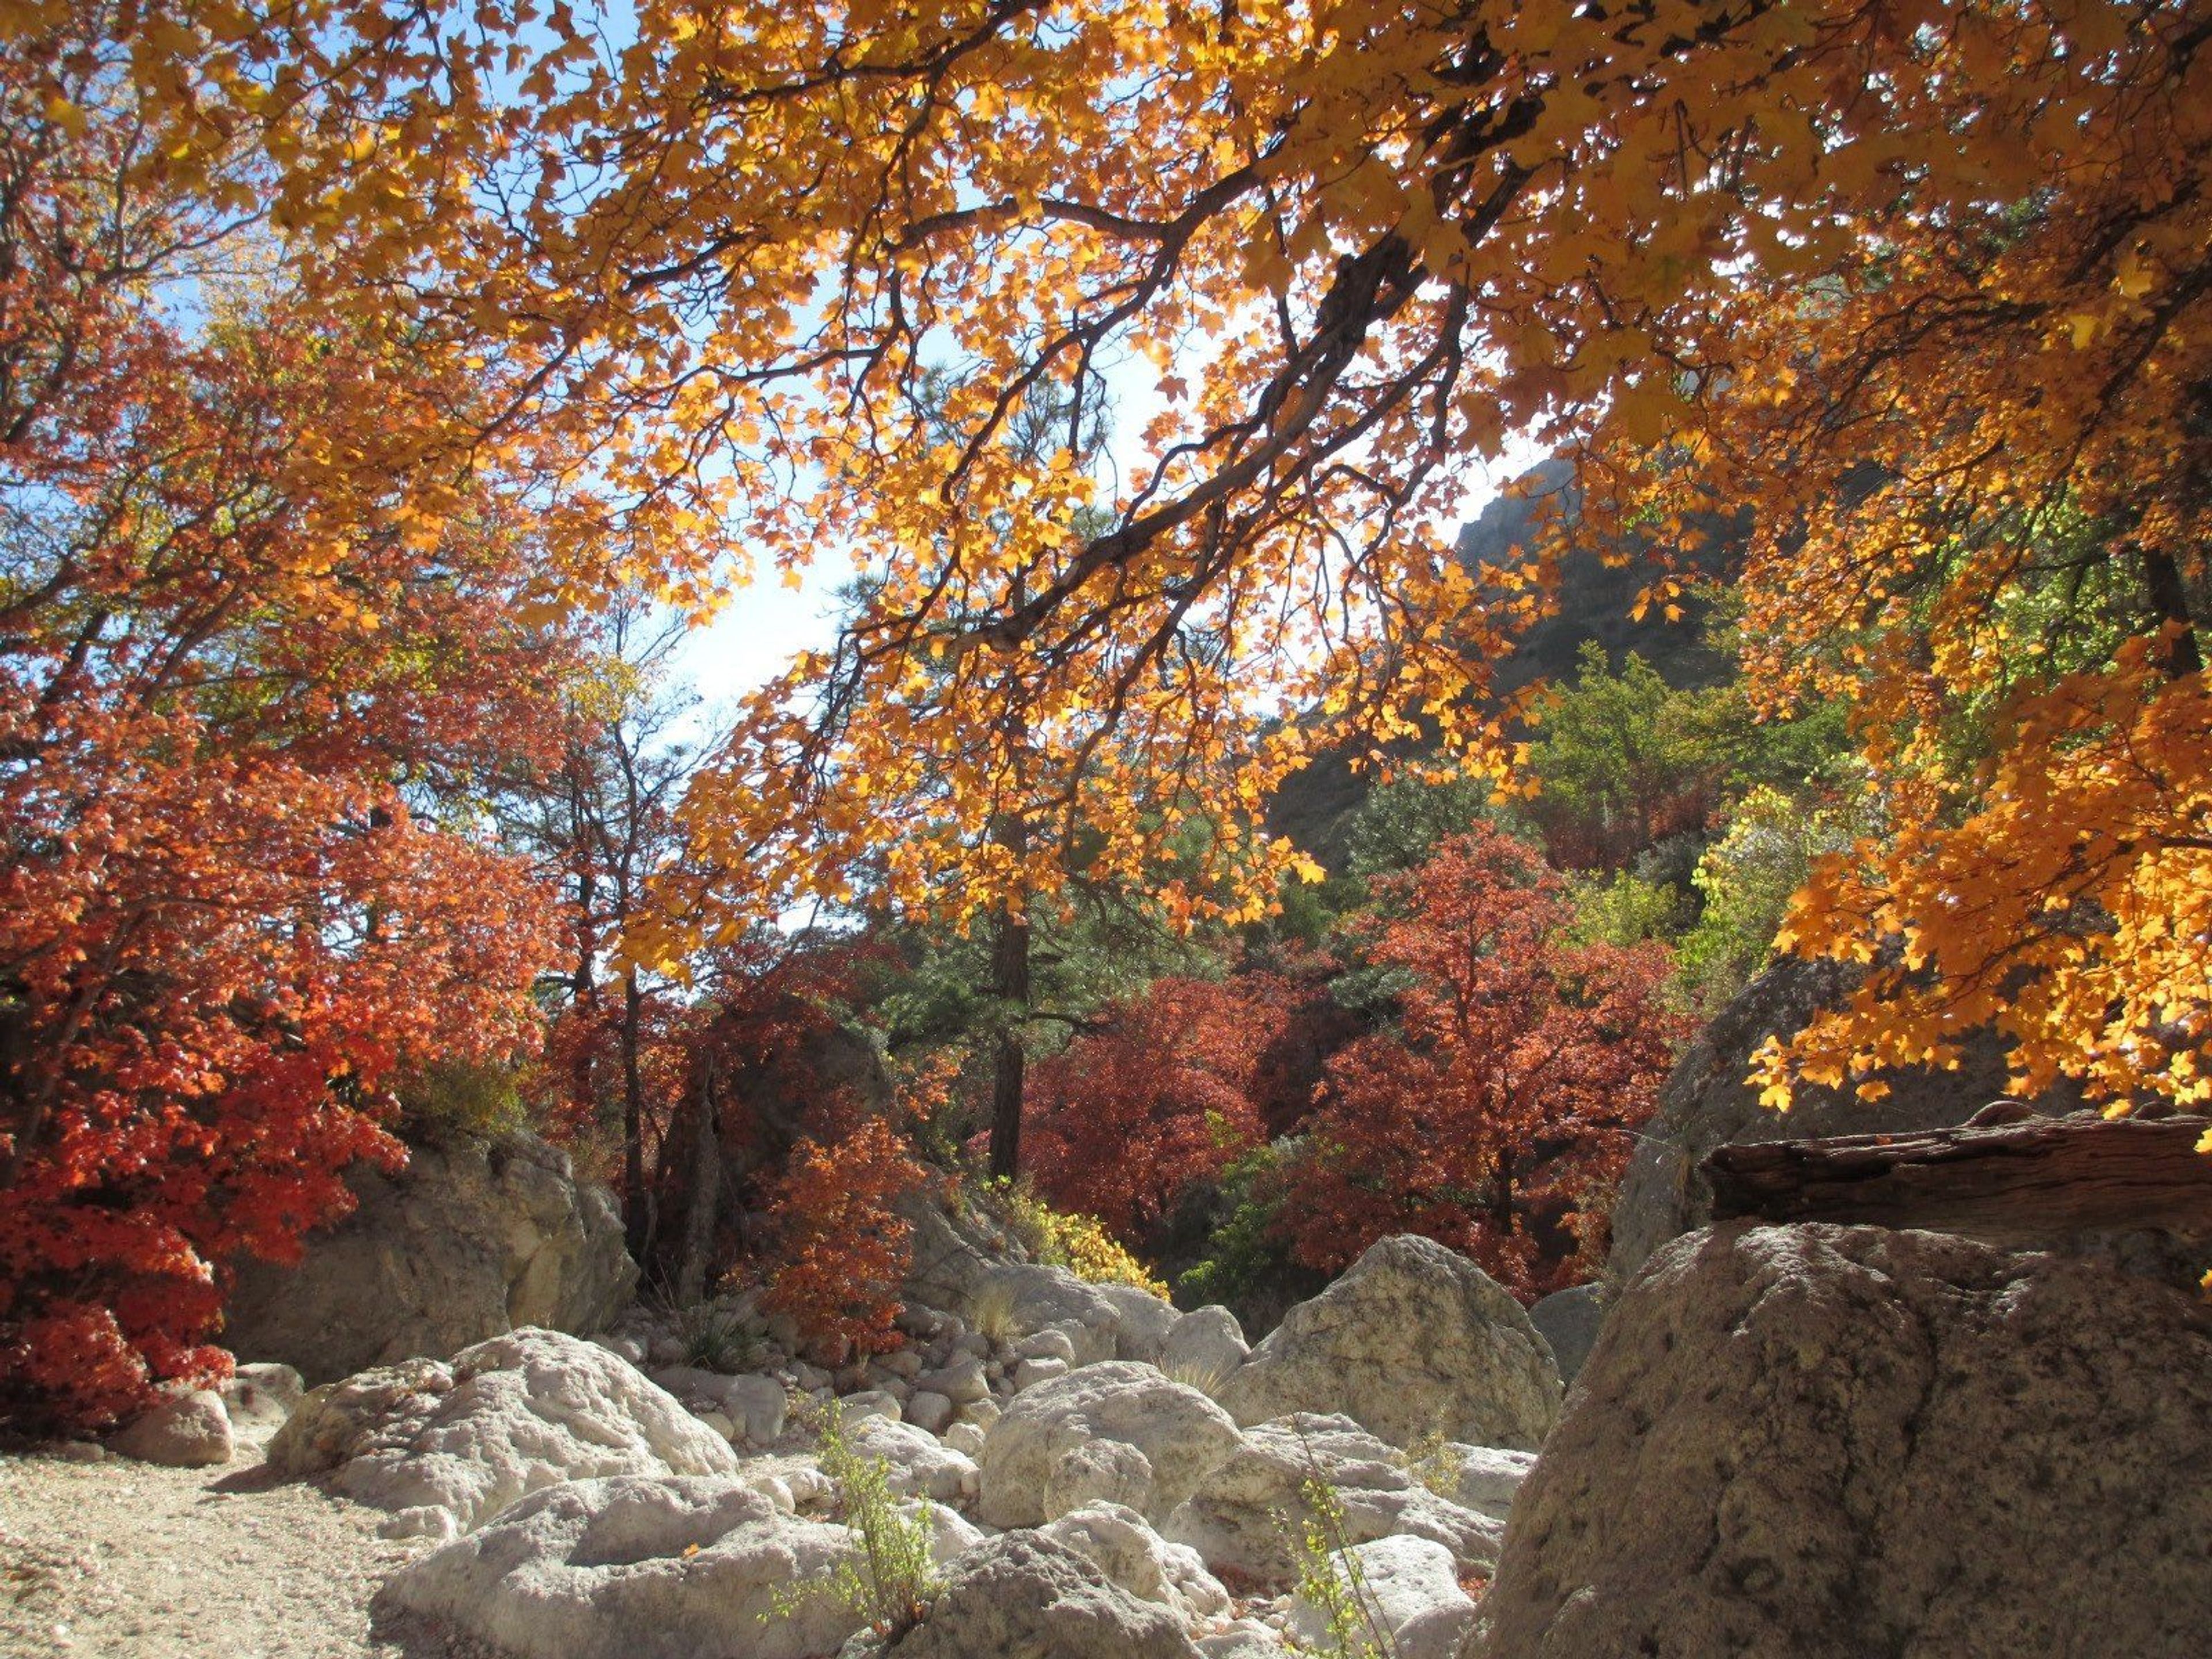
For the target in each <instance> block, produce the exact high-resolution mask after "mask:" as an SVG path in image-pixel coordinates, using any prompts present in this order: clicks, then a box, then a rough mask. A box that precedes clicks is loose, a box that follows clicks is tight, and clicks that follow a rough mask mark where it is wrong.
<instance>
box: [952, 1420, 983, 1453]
mask: <svg viewBox="0 0 2212 1659" xmlns="http://www.w3.org/2000/svg"><path fill="white" fill-rule="evenodd" d="M942 1438H943V1439H944V1441H945V1444H946V1445H948V1446H950V1447H951V1448H952V1449H953V1450H955V1451H957V1452H959V1453H960V1454H962V1455H963V1456H967V1457H981V1455H983V1441H984V1438H985V1437H984V1433H983V1431H982V1429H981V1427H979V1426H978V1425H975V1424H973V1423H955V1424H952V1425H951V1426H950V1427H948V1428H947V1429H946V1430H945V1433H944V1435H943V1437H942Z"/></svg>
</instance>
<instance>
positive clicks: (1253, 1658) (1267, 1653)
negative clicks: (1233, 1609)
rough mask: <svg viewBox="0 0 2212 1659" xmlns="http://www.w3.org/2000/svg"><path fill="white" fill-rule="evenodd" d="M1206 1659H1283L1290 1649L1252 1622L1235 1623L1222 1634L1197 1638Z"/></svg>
mask: <svg viewBox="0 0 2212 1659" xmlns="http://www.w3.org/2000/svg"><path fill="white" fill-rule="evenodd" d="M1198 1650H1199V1651H1200V1653H1202V1654H1204V1655H1205V1656H1206V1659H1283V1656H1284V1655H1286V1654H1288V1653H1289V1652H1290V1649H1289V1648H1287V1647H1285V1645H1284V1644H1283V1638H1282V1637H1281V1636H1280V1635H1279V1633H1278V1632H1275V1631H1273V1630H1272V1629H1270V1628H1269V1627H1268V1626H1266V1625H1263V1624H1261V1622H1260V1621H1259V1620H1256V1619H1239V1620H1237V1621H1236V1622H1235V1623H1233V1624H1231V1626H1229V1627H1228V1628H1227V1629H1226V1630H1220V1631H1216V1632H1214V1633H1213V1634H1212V1635H1211V1636H1201V1637H1200V1638H1198Z"/></svg>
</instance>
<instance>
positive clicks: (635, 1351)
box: [590, 1332, 645, 1370]
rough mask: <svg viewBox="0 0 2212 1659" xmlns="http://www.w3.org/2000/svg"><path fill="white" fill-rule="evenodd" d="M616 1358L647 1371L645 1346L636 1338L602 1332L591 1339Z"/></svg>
mask: <svg viewBox="0 0 2212 1659" xmlns="http://www.w3.org/2000/svg"><path fill="white" fill-rule="evenodd" d="M590 1340H592V1341H593V1342H596V1343H598V1344H599V1346H601V1347H602V1348H605V1350H606V1351H607V1352H609V1353H611V1354H612V1355H613V1356H614V1357H615V1358H617V1359H622V1360H627V1361H628V1362H629V1364H633V1365H635V1366H636V1367H637V1368H638V1369H639V1370H644V1369H645V1344H644V1343H642V1342H641V1341H639V1340H638V1339H637V1338H635V1337H634V1336H613V1335H609V1334H606V1333H605V1332H602V1333H601V1334H599V1335H597V1336H594V1337H592V1338H591V1339H590Z"/></svg>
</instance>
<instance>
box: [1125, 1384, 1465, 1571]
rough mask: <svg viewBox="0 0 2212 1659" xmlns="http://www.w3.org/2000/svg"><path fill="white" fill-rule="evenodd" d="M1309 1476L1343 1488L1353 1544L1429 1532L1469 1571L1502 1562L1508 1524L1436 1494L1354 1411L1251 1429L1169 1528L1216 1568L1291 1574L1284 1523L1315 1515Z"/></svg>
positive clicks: (1167, 1532)
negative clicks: (1364, 1426) (1310, 1510)
mask: <svg viewBox="0 0 2212 1659" xmlns="http://www.w3.org/2000/svg"><path fill="white" fill-rule="evenodd" d="M1309 1480H1317V1481H1319V1482H1321V1483H1322V1485H1324V1486H1328V1488H1329V1489H1330V1490H1331V1491H1332V1492H1334V1493H1335V1495H1336V1502H1337V1505H1338V1507H1339V1508H1340V1510H1342V1511H1343V1516H1344V1525H1343V1531H1344V1536H1345V1540H1346V1542H1348V1543H1354V1544H1363V1543H1365V1542H1367V1541H1369V1540H1370V1539H1376V1538H1393V1537H1408V1538H1425V1539H1428V1540H1430V1541H1431V1542H1434V1543H1437V1544H1441V1545H1443V1547H1445V1548H1446V1549H1447V1550H1449V1552H1450V1553H1451V1555H1452V1559H1454V1560H1455V1561H1457V1562H1459V1563H1460V1564H1461V1565H1462V1566H1465V1567H1468V1568H1481V1567H1487V1566H1488V1565H1490V1564H1491V1563H1492V1562H1493V1561H1495V1560H1496V1559H1498V1546H1499V1542H1500V1540H1501V1539H1502V1537H1503V1535H1504V1525H1503V1523H1501V1522H1498V1520H1496V1519H1494V1518H1493V1517H1492V1516H1489V1515H1486V1514H1483V1513H1480V1512H1479V1511H1477V1510H1473V1509H1471V1508H1468V1507H1467V1506H1464V1505H1462V1504H1455V1503H1454V1502H1452V1501H1451V1500H1450V1499H1449V1498H1444V1497H1443V1496H1442V1495H1440V1494H1439V1493H1437V1492H1432V1491H1431V1490H1430V1489H1429V1488H1428V1487H1427V1486H1424V1485H1423V1484H1422V1483H1421V1481H1420V1480H1419V1478H1418V1477H1417V1476H1416V1475H1414V1474H1413V1473H1412V1472H1411V1471H1409V1470H1408V1469H1407V1468H1406V1463H1405V1459H1404V1458H1403V1456H1402V1455H1400V1454H1399V1453H1398V1452H1396V1451H1395V1449H1392V1448H1391V1447H1389V1446H1387V1445H1385V1444H1383V1442H1382V1441H1380V1440H1377V1439H1376V1437H1374V1436H1373V1435H1371V1434H1369V1433H1368V1432H1367V1431H1365V1430H1364V1429H1362V1428H1361V1427H1360V1426H1359V1425H1358V1424H1357V1423H1354V1422H1353V1421H1352V1419H1350V1418H1348V1417H1313V1416H1300V1417H1293V1418H1285V1419H1281V1420H1279V1421H1278V1422H1273V1423H1265V1424H1261V1425H1260V1426H1259V1427H1257V1428H1255V1429H1252V1430H1249V1431H1247V1432H1246V1433H1245V1435H1244V1437H1243V1440H1242V1441H1241V1442H1239V1443H1238V1445H1237V1449H1236V1450H1235V1451H1233V1452H1232V1453H1231V1454H1230V1455H1229V1456H1228V1457H1227V1458H1226V1459H1225V1461H1224V1462H1222V1463H1221V1464H1220V1465H1219V1466H1218V1468H1215V1469H1214V1470H1213V1471H1212V1473H1211V1474H1208V1475H1207V1476H1206V1480H1205V1481H1204V1482H1203V1483H1202V1484H1201V1485H1200V1487H1199V1489H1198V1490H1197V1491H1196V1492H1194V1493H1193V1494H1192V1495H1191V1496H1190V1497H1189V1498H1187V1499H1186V1500H1184V1502H1183V1503H1182V1504H1180V1505H1179V1506H1178V1507H1177V1508H1176V1511H1175V1512H1174V1513H1173V1514H1172V1515H1170V1516H1169V1517H1168V1518H1167V1521H1166V1523H1165V1524H1164V1525H1163V1526H1162V1527H1161V1528H1160V1531H1161V1534H1162V1535H1163V1536H1164V1537H1165V1538H1167V1539H1169V1540H1170V1541H1172V1542H1175V1543H1178V1544H1187V1545H1188V1546H1190V1547H1191V1548H1193V1549H1194V1550H1196V1551H1197V1552H1198V1553H1199V1555H1200V1557H1201V1558H1203V1559H1204V1560H1205V1561H1206V1565H1209V1566H1211V1567H1213V1568H1215V1569H1226V1570H1229V1571H1235V1572H1239V1573H1243V1574H1245V1575H1246V1576H1248V1577H1254V1578H1261V1579H1267V1580H1279V1579H1282V1578H1285V1577H1288V1576H1289V1575H1290V1573H1291V1570H1292V1567H1293V1565H1294V1564H1293V1562H1292V1561H1291V1551H1290V1545H1289V1542H1288V1541H1287V1540H1286V1539H1285V1535H1284V1532H1283V1524H1284V1521H1285V1518H1286V1517H1287V1518H1289V1519H1290V1520H1291V1522H1293V1523H1297V1522H1301V1521H1302V1520H1303V1518H1304V1516H1305V1515H1306V1513H1307V1510H1308V1508H1309V1505H1308V1504H1307V1502H1306V1496H1305V1486H1306V1483H1307V1482H1308V1481H1309Z"/></svg>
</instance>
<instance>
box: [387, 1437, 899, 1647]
mask: <svg viewBox="0 0 2212 1659" xmlns="http://www.w3.org/2000/svg"><path fill="white" fill-rule="evenodd" d="M854 1553H855V1543H854V1537H853V1534H851V1533H849V1532H848V1531H847V1530H846V1529H845V1528H842V1527H837V1526H829V1525H825V1524H823V1523H821V1522H811V1521H802V1520H799V1519H796V1518H794V1517H793V1516H789V1515H786V1514H784V1513H782V1512H781V1510H778V1509H777V1507H776V1506H775V1504H774V1503H773V1502H771V1501H770V1500H769V1498H766V1497H764V1496H763V1495H762V1494H761V1493H759V1492H755V1491H753V1490H752V1489H751V1488H750V1487H749V1486H745V1485H744V1483H742V1482H741V1481H739V1480H735V1479H733V1478H731V1477H727V1476H720V1477H717V1476H704V1477H701V1476H693V1477H689V1478H680V1479H675V1480H668V1479H652V1478H647V1477H644V1476H639V1475H620V1476H615V1477H613V1478H611V1479H602V1480H578V1481H571V1482H567V1483H564V1484H562V1485H560V1486H550V1487H548V1488H546V1489H544V1490H543V1491H540V1492H534V1493H532V1495H531V1496H529V1497H527V1498H524V1499H523V1500H522V1501H521V1502H520V1503H519V1504H515V1505H513V1507H512V1508H510V1509H508V1510H505V1511H504V1512H502V1513H501V1514H500V1515H499V1516H496V1517H495V1518H494V1519H493V1520H491V1521H490V1522H488V1523H487V1524H486V1525H484V1526H483V1527H482V1528H478V1529H477V1531H475V1532H473V1533H471V1534H469V1535H468V1536H467V1537H465V1538H462V1539H459V1540H458V1541H454V1542H453V1543H449V1544H447V1546H445V1547H443V1548H442V1549H439V1550H437V1551H435V1552H433V1553H431V1554H429V1555H427V1556H425V1557H423V1558H422V1559H421V1560H419V1561H416V1562H415V1563H413V1564H412V1565H408V1566H404V1567H402V1568H401V1569H400V1570H399V1571H398V1572H396V1573H394V1574H393V1575H392V1577H391V1578H390V1579H389V1580H388V1581H386V1584H385V1587H384V1589H382V1590H380V1592H378V1595H377V1598H376V1602H375V1608H376V1611H377V1612H378V1613H389V1612H392V1611H397V1610H401V1609H404V1610H405V1611H408V1612H411V1613H418V1614H424V1615H428V1616H429V1617H431V1618H433V1619H436V1620H441V1621H442V1622H443V1623H445V1624H447V1625H448V1626H452V1627H453V1628H454V1629H456V1630H458V1631H459V1632H464V1633H465V1634H466V1635H469V1636H471V1637H473V1638H476V1639H477V1640H478V1641H481V1642H485V1643H489V1644H493V1645H495V1646H496V1647H498V1648H500V1649H501V1650H503V1651H505V1652H507V1653H510V1654H513V1655H515V1656H518V1659H697V1656H698V1655H700V1654H702V1653H708V1652H713V1653H724V1652H739V1653H744V1654H745V1655H746V1656H748V1659H818V1656H821V1655H823V1654H826V1653H829V1652H832V1651H834V1650H836V1647H837V1645H838V1644H840V1643H841V1642H842V1640H843V1639H844V1638H845V1637H846V1636H847V1635H848V1634H849V1633H850V1632H851V1631H852V1629H853V1627H854V1625H855V1624H856V1623H857V1622H858V1620H856V1618H855V1617H854V1615H853V1614H851V1613H848V1612H847V1611H846V1610H845V1609H844V1607H842V1606H841V1605H840V1604H839V1603H838V1601H836V1598H835V1597H834V1596H830V1595H805V1594H798V1593H799V1592H803V1591H804V1589H805V1587H807V1586H810V1585H823V1584H826V1583H828V1582H829V1579H830V1578H831V1577H832V1576H833V1575H834V1574H835V1572H836V1570H837V1567H838V1565H840V1564H841V1563H842V1562H844V1561H847V1560H849V1559H853V1558H854ZM780 1598H781V1599H780Z"/></svg>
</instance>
